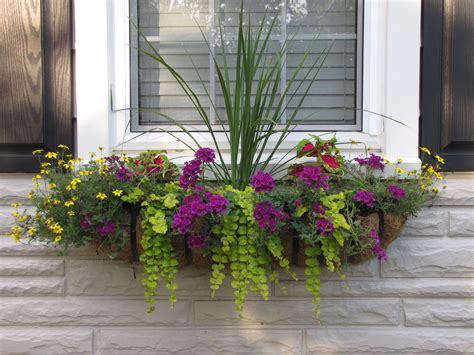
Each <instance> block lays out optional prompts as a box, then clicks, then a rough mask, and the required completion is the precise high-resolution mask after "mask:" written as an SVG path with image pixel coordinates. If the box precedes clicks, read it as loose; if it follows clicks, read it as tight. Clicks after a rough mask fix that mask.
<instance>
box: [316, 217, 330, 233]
mask: <svg viewBox="0 0 474 355" xmlns="http://www.w3.org/2000/svg"><path fill="white" fill-rule="evenodd" d="M316 229H317V230H318V231H319V233H320V234H321V235H323V236H326V235H328V234H331V233H333V232H334V224H333V223H332V222H331V221H328V220H327V219H325V218H321V219H318V220H317V221H316Z"/></svg>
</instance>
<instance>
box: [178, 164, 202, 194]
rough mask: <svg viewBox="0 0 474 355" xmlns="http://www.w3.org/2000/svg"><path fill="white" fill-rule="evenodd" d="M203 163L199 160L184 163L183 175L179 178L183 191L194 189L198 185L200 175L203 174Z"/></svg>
mask: <svg viewBox="0 0 474 355" xmlns="http://www.w3.org/2000/svg"><path fill="white" fill-rule="evenodd" d="M201 164H202V161H201V160H200V159H198V158H196V159H193V160H191V161H187V162H185V163H184V168H183V174H182V175H181V177H180V178H179V186H181V187H182V188H183V189H187V188H189V187H191V188H194V187H195V186H196V184H197V180H198V177H199V174H201V173H202V169H201Z"/></svg>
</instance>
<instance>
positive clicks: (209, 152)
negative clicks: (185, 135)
mask: <svg viewBox="0 0 474 355" xmlns="http://www.w3.org/2000/svg"><path fill="white" fill-rule="evenodd" d="M194 156H195V157H196V159H199V160H200V161H202V162H204V163H214V160H215V159H216V153H214V150H213V149H211V148H200V149H198V150H197V151H196V153H195V154H194Z"/></svg>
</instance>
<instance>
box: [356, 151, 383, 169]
mask: <svg viewBox="0 0 474 355" xmlns="http://www.w3.org/2000/svg"><path fill="white" fill-rule="evenodd" d="M354 160H355V161H356V162H358V163H359V165H360V166H368V167H369V168H372V169H374V170H380V171H383V170H384V168H385V162H384V160H383V158H382V157H381V156H380V155H375V154H372V153H370V156H369V157H368V158H355V159H354Z"/></svg>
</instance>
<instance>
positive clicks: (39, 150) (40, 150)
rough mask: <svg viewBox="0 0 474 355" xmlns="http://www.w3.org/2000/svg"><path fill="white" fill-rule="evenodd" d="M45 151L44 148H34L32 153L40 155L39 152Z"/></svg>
mask: <svg viewBox="0 0 474 355" xmlns="http://www.w3.org/2000/svg"><path fill="white" fill-rule="evenodd" d="M43 152H44V150H43V149H36V150H33V152H32V153H33V155H38V154H41V153H43Z"/></svg>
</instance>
